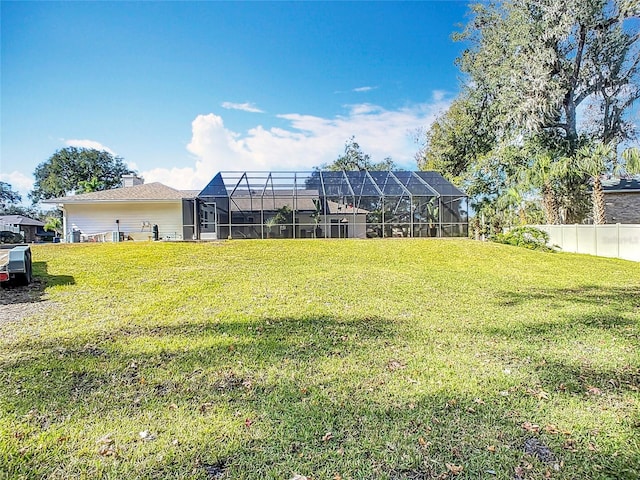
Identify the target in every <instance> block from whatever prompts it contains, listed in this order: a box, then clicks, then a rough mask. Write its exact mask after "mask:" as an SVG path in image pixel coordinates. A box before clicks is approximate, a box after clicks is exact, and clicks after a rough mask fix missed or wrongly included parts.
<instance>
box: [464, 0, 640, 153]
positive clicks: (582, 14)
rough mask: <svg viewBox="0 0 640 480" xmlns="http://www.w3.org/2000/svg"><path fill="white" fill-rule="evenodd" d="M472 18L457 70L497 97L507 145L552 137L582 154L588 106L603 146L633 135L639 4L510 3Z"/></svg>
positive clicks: (478, 8) (478, 9)
mask: <svg viewBox="0 0 640 480" xmlns="http://www.w3.org/2000/svg"><path fill="white" fill-rule="evenodd" d="M473 12H474V17H473V19H472V20H471V22H470V23H469V25H468V26H467V28H466V29H465V31H464V32H462V33H461V34H460V35H459V36H458V38H459V39H464V40H467V41H469V42H470V43H471V48H469V49H467V50H466V51H465V52H464V53H463V55H462V56H461V57H460V59H459V61H458V63H459V65H460V67H461V69H462V70H463V71H464V72H465V73H467V74H468V75H469V77H470V79H471V80H472V81H473V82H474V85H475V88H478V89H480V90H481V91H484V92H485V93H486V94H487V95H489V96H491V97H492V99H493V102H494V104H495V107H496V112H498V113H499V116H498V117H497V118H496V120H497V121H498V122H499V124H500V125H501V132H502V133H503V134H504V135H505V136H506V139H507V140H508V139H510V138H513V135H516V136H519V135H522V134H523V133H525V134H527V133H530V132H539V131H542V130H551V131H555V132H557V133H558V134H560V135H561V136H562V137H564V138H565V139H566V140H567V141H568V142H569V143H570V145H571V146H572V148H573V150H574V152H575V151H576V150H577V149H578V148H579V144H578V140H579V138H578V137H579V134H580V130H581V127H582V128H586V126H581V125H580V124H579V117H578V108H579V107H581V106H583V105H590V106H591V107H594V108H592V109H593V110H594V114H595V124H596V125H598V126H599V129H598V131H597V133H598V136H599V139H600V140H602V141H603V142H605V143H608V142H611V141H612V140H614V139H615V140H617V141H620V140H624V139H626V138H629V136H631V135H633V124H632V123H631V122H629V121H628V120H626V119H625V116H624V114H625V112H626V111H627V110H628V108H629V107H630V106H631V105H632V104H633V102H634V101H635V100H637V99H638V98H639V97H640V87H639V86H638V80H639V74H640V71H639V69H638V66H639V60H640V51H639V50H640V49H639V48H638V39H639V35H640V34H639V33H638V31H637V28H636V29H632V26H631V19H632V18H633V17H638V16H640V10H639V7H638V2H637V0H636V1H633V2H629V1H624V0H546V1H539V0H506V1H503V2H501V3H499V4H489V5H484V4H483V5H475V6H474V7H473Z"/></svg>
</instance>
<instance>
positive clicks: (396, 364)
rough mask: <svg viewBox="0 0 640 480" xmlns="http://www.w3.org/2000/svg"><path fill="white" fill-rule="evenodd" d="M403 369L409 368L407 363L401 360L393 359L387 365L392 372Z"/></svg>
mask: <svg viewBox="0 0 640 480" xmlns="http://www.w3.org/2000/svg"><path fill="white" fill-rule="evenodd" d="M403 368H407V365H406V364H405V363H402V362H401V361H400V360H395V359H392V360H389V362H388V363H387V369H388V370H389V371H391V372H393V371H395V370H401V369H403Z"/></svg>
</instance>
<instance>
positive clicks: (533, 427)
mask: <svg viewBox="0 0 640 480" xmlns="http://www.w3.org/2000/svg"><path fill="white" fill-rule="evenodd" d="M522 428H524V429H525V430H526V431H527V432H535V433H538V432H539V431H540V425H536V424H535V423H531V422H524V423H523V424H522Z"/></svg>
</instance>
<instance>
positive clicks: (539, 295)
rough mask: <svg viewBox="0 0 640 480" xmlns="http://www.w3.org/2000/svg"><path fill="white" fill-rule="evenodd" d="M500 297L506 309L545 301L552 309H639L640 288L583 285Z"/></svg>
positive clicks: (533, 290) (511, 292)
mask: <svg viewBox="0 0 640 480" xmlns="http://www.w3.org/2000/svg"><path fill="white" fill-rule="evenodd" d="M502 297H503V299H502V301H501V302H500V304H501V305H503V306H506V307H509V306H517V305H523V304H527V303H529V302H532V301H539V300H546V301H547V302H548V305H549V306H550V307H552V308H558V307H563V306H566V305H567V304H580V305H597V306H601V305H612V306H616V305H623V304H626V303H629V304H630V305H634V306H635V307H636V308H640V288H639V287H635V286H634V287H627V286H618V287H601V286H597V285H584V286H581V287H578V288H546V289H542V288H541V289H528V290H526V291H517V292H514V291H509V292H503V293H502Z"/></svg>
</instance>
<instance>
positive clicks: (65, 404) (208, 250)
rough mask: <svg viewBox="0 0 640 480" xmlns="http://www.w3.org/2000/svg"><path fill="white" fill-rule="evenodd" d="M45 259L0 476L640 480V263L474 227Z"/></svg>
mask: <svg viewBox="0 0 640 480" xmlns="http://www.w3.org/2000/svg"><path fill="white" fill-rule="evenodd" d="M33 252H34V261H35V264H34V269H35V274H36V275H37V276H39V277H40V278H42V279H43V280H44V282H45V283H46V289H45V291H44V294H43V297H42V300H46V304H48V305H49V306H48V307H46V309H45V310H44V311H42V312H41V313H37V314H35V315H33V316H30V317H28V318H26V319H24V320H23V321H21V322H18V323H16V322H9V323H7V322H3V321H1V320H0V385H1V387H0V478H12V479H13V478H25V479H27V478H28V479H33V478H48V479H70V478H113V479H134V478H188V479H197V478H200V479H214V478H225V479H284V480H289V479H291V478H293V477H295V476H296V475H300V476H306V477H308V478H309V479H314V480H321V479H329V480H331V479H335V480H337V479H393V480H399V479H430V478H454V477H455V478H457V479H462V478H465V479H479V478H484V479H486V478H498V479H524V478H526V479H540V478H553V479H605V478H612V479H613V478H615V479H624V478H628V479H637V478H639V477H640V392H639V391H638V389H639V388H640V353H639V352H640V348H639V347H640V265H639V264H637V263H633V262H625V261H620V260H612V259H603V258H596V257H589V256H579V255H569V254H545V253H539V252H532V251H527V250H524V249H519V248H516V247H510V246H505V245H497V244H483V243H478V242H472V241H465V240H443V241H439V240H408V239H399V240H384V241H382V240H380V241H348V240H342V241H336V240H334V241H330V240H329V241H314V240H309V241H306V240H294V241H286V240H285V241H278V240H271V241H230V242H224V243H210V244H188V243H182V244H181V243H147V242H144V243H124V244H102V245H101V244H79V245H50V246H35V247H34V248H33ZM2 294H3V292H2V291H0V295H2ZM525 445H526V446H525Z"/></svg>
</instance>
